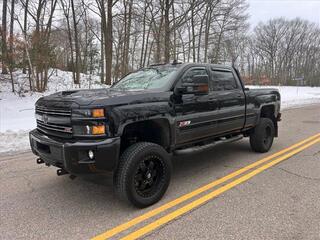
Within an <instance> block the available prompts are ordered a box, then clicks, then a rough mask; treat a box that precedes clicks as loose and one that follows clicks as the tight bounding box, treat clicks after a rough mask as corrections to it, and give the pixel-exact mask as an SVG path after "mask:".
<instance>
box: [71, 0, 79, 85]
mask: <svg viewBox="0 0 320 240" xmlns="http://www.w3.org/2000/svg"><path fill="white" fill-rule="evenodd" d="M71 9H72V17H73V28H74V43H75V50H76V69H75V70H76V79H75V82H74V83H75V84H80V46H79V39H78V24H77V19H76V12H75V8H74V1H73V0H71Z"/></svg>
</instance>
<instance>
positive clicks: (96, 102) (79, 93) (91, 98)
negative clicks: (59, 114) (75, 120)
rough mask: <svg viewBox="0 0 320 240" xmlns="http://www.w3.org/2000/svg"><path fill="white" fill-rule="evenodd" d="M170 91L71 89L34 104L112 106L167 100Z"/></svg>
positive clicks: (60, 106) (47, 105) (51, 105)
mask: <svg viewBox="0 0 320 240" xmlns="http://www.w3.org/2000/svg"><path fill="white" fill-rule="evenodd" d="M170 95H171V93H170V92H159V91H153V90H139V91H122V90H115V89H112V88H102V89H87V90H72V91H63V92H58V93H54V94H51V95H48V96H45V97H42V98H40V99H39V100H38V101H37V103H36V105H37V106H43V107H57V108H77V107H81V106H88V105H90V106H112V105H125V104H139V103H147V102H148V103H150V102H160V101H168V99H169V97H170Z"/></svg>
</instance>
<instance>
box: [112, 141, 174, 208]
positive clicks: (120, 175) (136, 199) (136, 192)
mask: <svg viewBox="0 0 320 240" xmlns="http://www.w3.org/2000/svg"><path fill="white" fill-rule="evenodd" d="M149 159H154V160H152V161H155V163H156V164H157V168H158V172H159V176H156V179H157V182H156V181H154V182H155V183H154V184H157V185H155V186H154V187H153V191H151V190H150V193H149V194H146V195H144V193H142V192H143V191H140V187H141V186H142V185H143V184H144V185H143V186H146V187H149V184H150V182H148V185H146V184H145V182H146V181H147V180H149V179H146V181H137V180H136V178H137V176H138V177H139V178H140V179H141V176H144V178H147V177H146V176H145V175H146V174H142V173H141V171H142V170H141V169H142V168H141V166H142V167H143V169H145V167H146V161H148V160H149ZM150 161H151V160H149V163H148V162H147V163H148V164H149V165H151V162H150ZM153 165H154V164H153ZM148 167H150V166H148ZM148 169H149V168H148ZM139 171H140V172H139ZM150 171H152V172H154V171H153V170H150ZM171 171H172V165H171V159H170V155H169V154H168V153H167V152H166V151H165V149H163V148H162V147H161V146H160V145H158V144H154V143H150V142H138V143H135V144H133V145H131V146H130V147H128V148H127V149H126V150H125V151H124V152H123V154H122V155H121V157H120V162H119V166H118V168H117V170H116V172H115V174H114V187H115V190H116V193H117V195H118V196H119V197H120V198H121V199H122V200H124V201H127V202H129V203H131V204H133V205H134V206H136V207H138V208H144V207H147V206H150V205H152V204H154V203H156V202H158V201H159V200H160V199H161V198H162V197H163V195H164V193H165V192H166V190H167V188H168V186H169V183H170V178H171ZM148 175H149V174H148ZM155 175H156V174H155ZM153 178H154V177H152V178H151V179H153ZM150 181H151V182H152V181H153V180H150ZM139 183H140V186H139V187H137V185H139ZM150 185H152V183H151V184H150ZM150 188H151V187H150ZM142 195H143V196H142Z"/></svg>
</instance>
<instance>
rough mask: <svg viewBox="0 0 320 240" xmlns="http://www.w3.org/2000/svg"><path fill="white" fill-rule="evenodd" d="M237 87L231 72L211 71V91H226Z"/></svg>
mask: <svg viewBox="0 0 320 240" xmlns="http://www.w3.org/2000/svg"><path fill="white" fill-rule="evenodd" d="M238 88H239V87H238V84H237V82H236V79H235V78H234V76H233V73H232V72H226V71H216V70H215V71H212V77H211V79H210V90H211V91H226V90H234V89H238Z"/></svg>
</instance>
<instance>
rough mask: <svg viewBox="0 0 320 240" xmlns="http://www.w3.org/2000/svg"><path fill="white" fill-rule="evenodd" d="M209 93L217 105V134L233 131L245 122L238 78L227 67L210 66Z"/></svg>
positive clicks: (242, 94) (243, 98) (242, 95)
mask: <svg viewBox="0 0 320 240" xmlns="http://www.w3.org/2000/svg"><path fill="white" fill-rule="evenodd" d="M209 87H210V95H211V96H212V98H213V97H214V98H216V99H217V101H218V105H219V113H218V121H217V134H220V133H225V132H233V131H237V130H240V129H242V128H243V126H244V123H245V94H244V92H243V90H242V87H241V85H240V82H239V79H237V77H236V75H235V74H234V73H233V71H231V70H228V69H215V68H211V78H210V82H209Z"/></svg>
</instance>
